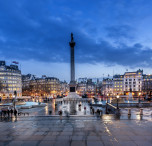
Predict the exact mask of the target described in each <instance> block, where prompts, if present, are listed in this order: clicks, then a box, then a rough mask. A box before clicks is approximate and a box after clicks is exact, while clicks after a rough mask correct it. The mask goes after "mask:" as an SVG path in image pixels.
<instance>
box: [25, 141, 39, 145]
mask: <svg viewBox="0 0 152 146" xmlns="http://www.w3.org/2000/svg"><path fill="white" fill-rule="evenodd" d="M37 144H38V141H24V142H23V144H22V146H36V145H37Z"/></svg>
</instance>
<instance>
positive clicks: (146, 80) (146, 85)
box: [142, 74, 152, 96]
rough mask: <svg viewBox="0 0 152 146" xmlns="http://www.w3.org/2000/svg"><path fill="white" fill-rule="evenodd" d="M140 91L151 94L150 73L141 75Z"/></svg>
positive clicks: (151, 79)
mask: <svg viewBox="0 0 152 146" xmlns="http://www.w3.org/2000/svg"><path fill="white" fill-rule="evenodd" d="M142 91H143V94H144V95H149V96H152V75H150V74H149V75H143V80H142Z"/></svg>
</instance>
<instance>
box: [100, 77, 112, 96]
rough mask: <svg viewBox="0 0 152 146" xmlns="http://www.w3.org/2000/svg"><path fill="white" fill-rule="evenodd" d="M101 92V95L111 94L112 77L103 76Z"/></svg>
mask: <svg viewBox="0 0 152 146" xmlns="http://www.w3.org/2000/svg"><path fill="white" fill-rule="evenodd" d="M102 94H103V96H112V95H113V79H110V78H105V79H103V81H102Z"/></svg>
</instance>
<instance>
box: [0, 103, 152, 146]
mask: <svg viewBox="0 0 152 146" xmlns="http://www.w3.org/2000/svg"><path fill="white" fill-rule="evenodd" d="M71 105H72V104H71ZM71 105H70V104H69V103H68V104H58V106H57V108H55V103H54V102H52V103H49V104H47V105H46V106H45V107H36V108H31V109H20V110H19V111H20V112H23V113H27V112H28V113H29V115H25V116H24V115H21V116H18V117H17V118H15V117H12V118H9V119H8V118H2V119H0V146H4V145H5V146H20V145H23V146H24V145H25V146H26V145H28V146H47V145H48V146H152V108H143V116H140V115H139V110H140V108H132V109H131V110H132V115H131V116H128V114H127V111H128V108H124V109H121V116H120V117H116V116H115V115H112V114H109V115H106V114H103V115H102V116H99V115H96V114H94V115H93V114H92V113H91V112H90V107H89V105H88V104H87V103H84V104H83V105H82V107H81V110H79V108H78V104H76V105H72V106H71ZM84 106H85V107H86V111H85V110H84ZM64 108H65V109H64ZM96 108H97V107H96ZM98 108H101V109H102V107H98ZM60 109H64V110H63V111H65V110H69V112H70V110H71V109H76V113H75V114H74V115H70V117H66V115H65V114H64V112H63V116H62V118H60V117H59V115H58V110H60ZM50 110H52V114H49V111H50Z"/></svg>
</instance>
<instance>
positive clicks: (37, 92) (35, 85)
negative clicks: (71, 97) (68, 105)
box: [22, 75, 61, 98]
mask: <svg viewBox="0 0 152 146" xmlns="http://www.w3.org/2000/svg"><path fill="white" fill-rule="evenodd" d="M25 76H27V77H25ZM28 76H29V75H24V77H22V79H23V80H22V82H23V90H24V95H25V96H41V97H50V96H51V97H54V98H55V97H57V95H61V92H60V91H61V86H60V81H59V79H58V78H55V77H46V76H45V75H43V76H42V77H41V78H36V77H35V76H33V77H32V78H31V79H29V81H28Z"/></svg>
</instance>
